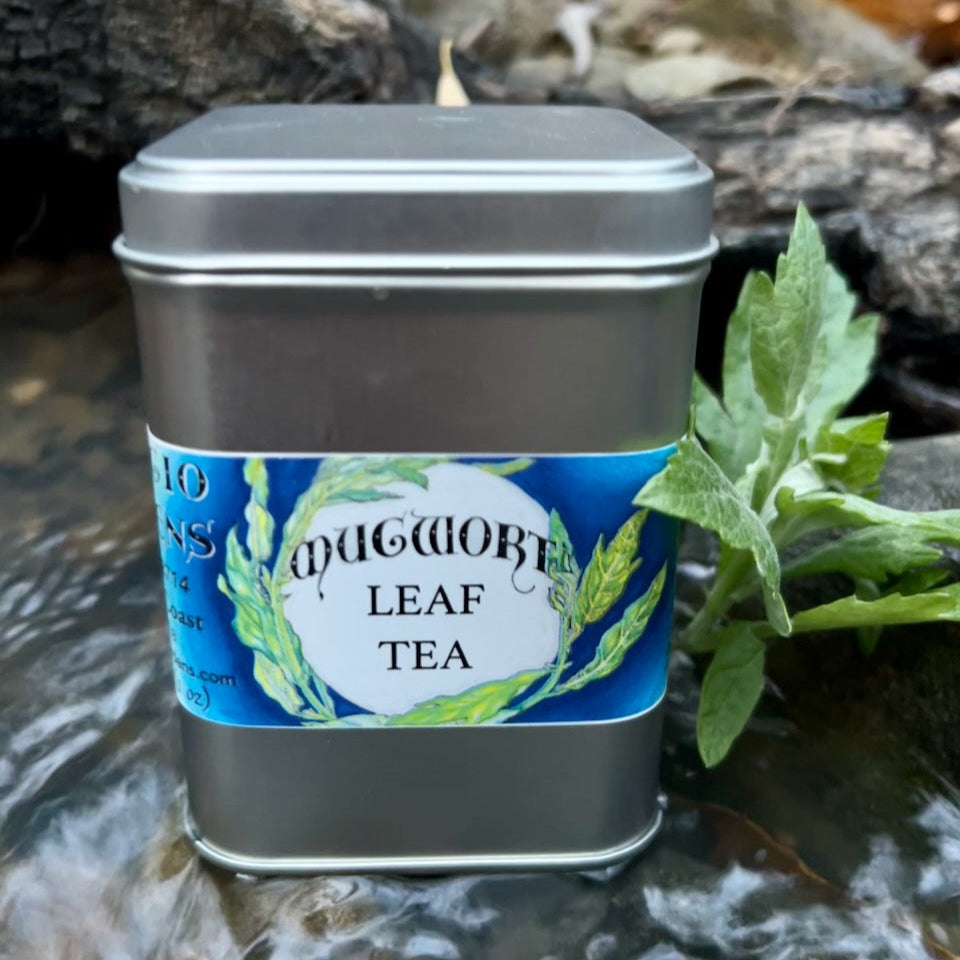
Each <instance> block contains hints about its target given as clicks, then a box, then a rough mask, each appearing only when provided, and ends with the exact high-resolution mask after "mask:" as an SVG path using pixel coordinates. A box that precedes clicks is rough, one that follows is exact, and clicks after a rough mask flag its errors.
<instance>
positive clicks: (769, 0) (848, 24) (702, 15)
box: [678, 0, 926, 83]
mask: <svg viewBox="0 0 960 960" xmlns="http://www.w3.org/2000/svg"><path fill="white" fill-rule="evenodd" d="M678 15H679V17H680V18H681V19H682V20H683V21H684V22H685V23H689V24H692V25H693V26H696V27H698V28H699V29H701V30H702V31H703V32H704V33H705V34H707V35H708V36H709V37H711V39H712V40H714V41H716V42H719V43H722V44H724V45H726V46H727V47H728V48H729V49H730V50H731V51H734V52H736V53H737V54H738V55H740V56H741V57H743V58H744V59H747V60H751V61H755V62H769V61H783V60H786V61H789V62H791V63H793V64H795V65H796V66H798V67H800V68H801V69H803V70H807V71H823V70H831V71H832V72H833V73H834V74H835V75H836V77H837V79H840V80H841V81H842V82H846V83H851V82H857V81H861V82H870V81H875V80H879V79H883V80H887V81H891V82H911V81H916V80H919V79H922V78H923V76H924V75H925V73H926V68H925V67H924V66H923V64H921V63H920V61H919V60H918V59H917V57H916V56H915V55H914V54H913V53H912V52H911V50H910V49H909V47H908V46H907V45H906V44H902V43H898V42H897V41H895V40H893V39H891V38H890V37H889V36H888V35H887V34H886V33H884V32H883V30H882V29H880V28H879V27H877V26H875V25H874V24H872V23H870V22H868V21H866V20H864V19H863V18H862V17H860V16H859V15H857V14H856V13H854V12H853V11H852V10H848V9H846V8H845V7H842V6H839V5H838V4H836V3H832V2H830V0H730V2H725V3H723V4H717V3H713V2H711V0H686V2H685V3H683V4H682V5H681V7H680V9H679V14H678Z"/></svg>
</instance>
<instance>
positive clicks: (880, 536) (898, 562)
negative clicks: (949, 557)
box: [783, 525, 941, 583]
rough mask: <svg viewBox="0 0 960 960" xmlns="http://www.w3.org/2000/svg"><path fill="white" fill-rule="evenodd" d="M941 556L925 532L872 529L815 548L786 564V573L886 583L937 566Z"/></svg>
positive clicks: (893, 527)
mask: <svg viewBox="0 0 960 960" xmlns="http://www.w3.org/2000/svg"><path fill="white" fill-rule="evenodd" d="M940 556H941V551H940V550H939V549H937V547H935V546H932V545H931V544H930V537H929V536H928V534H927V532H926V531H924V530H917V529H912V528H910V527H898V526H889V525H885V526H871V527H863V528H861V529H859V530H856V531H854V532H853V533H849V534H847V535H846V536H845V537H841V538H840V539H837V540H830V541H828V542H827V543H823V544H820V545H819V546H817V547H814V548H813V549H812V550H809V551H808V552H807V553H805V554H803V555H802V556H800V557H797V559H795V560H793V561H791V562H790V563H788V564H786V565H785V566H784V568H783V574H784V576H794V577H796V576H809V575H811V574H817V573H845V574H846V575H847V576H849V577H852V578H854V579H859V578H863V579H867V580H875V581H877V582H878V583H883V582H884V581H886V580H888V579H889V578H890V577H893V576H897V575H899V574H902V573H905V572H906V571H908V570H911V569H913V568H915V567H925V566H928V565H929V564H931V563H935V562H936V561H937V560H939V559H940Z"/></svg>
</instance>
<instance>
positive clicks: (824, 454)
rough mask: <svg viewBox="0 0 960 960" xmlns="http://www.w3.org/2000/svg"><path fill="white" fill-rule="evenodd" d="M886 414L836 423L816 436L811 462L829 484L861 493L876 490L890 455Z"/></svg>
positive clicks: (852, 418)
mask: <svg viewBox="0 0 960 960" xmlns="http://www.w3.org/2000/svg"><path fill="white" fill-rule="evenodd" d="M888 419H889V415H888V414H886V413H883V414H878V415H875V416H868V417H850V418H846V419H843V420H836V421H834V423H833V424H832V426H830V427H824V428H823V429H822V430H821V431H820V433H819V434H818V435H817V438H816V441H815V443H814V448H813V453H812V456H811V460H812V461H813V463H814V465H815V467H816V469H817V471H818V472H819V474H820V475H821V476H822V477H823V479H824V481H825V482H826V484H827V485H829V486H830V487H832V488H834V489H840V490H848V491H850V492H851V493H862V492H865V491H869V490H871V489H872V488H875V487H876V485H877V484H878V483H879V481H880V474H881V472H882V471H883V465H884V464H885V463H886V460H887V454H888V453H889V452H890V443H889V442H888V441H887V440H886V439H885V438H886V433H887V421H888Z"/></svg>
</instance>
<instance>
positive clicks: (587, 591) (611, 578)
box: [574, 510, 649, 624]
mask: <svg viewBox="0 0 960 960" xmlns="http://www.w3.org/2000/svg"><path fill="white" fill-rule="evenodd" d="M648 515H649V510H638V511H637V512H636V513H634V514H633V516H631V517H630V519H629V520H627V522H626V523H624V524H623V526H622V527H620V529H619V530H618V531H617V533H616V536H614V538H613V539H612V540H611V541H610V543H609V545H608V546H604V543H603V535H602V534H601V535H600V538H599V539H598V540H597V545H596V546H595V547H594V550H593V556H592V557H591V558H590V562H589V563H588V564H587V565H586V567H585V568H584V570H583V576H582V577H581V578H580V587H579V589H578V591H577V603H576V613H575V614H574V618H575V620H576V622H577V623H578V624H588V623H596V622H597V621H598V620H602V619H603V618H604V617H605V616H606V615H607V614H608V613H609V612H610V609H611V608H612V607H613V605H614V604H615V603H616V602H617V601H618V600H619V599H620V598H621V597H622V596H623V591H624V590H625V589H626V588H627V583H628V582H629V580H630V578H631V577H632V576H633V574H634V573H635V572H636V570H637V568H638V567H639V566H640V564H641V563H642V560H641V559H640V558H638V557H637V550H638V549H639V547H640V531H641V530H642V529H643V525H644V523H645V522H646V519H647V516H648Z"/></svg>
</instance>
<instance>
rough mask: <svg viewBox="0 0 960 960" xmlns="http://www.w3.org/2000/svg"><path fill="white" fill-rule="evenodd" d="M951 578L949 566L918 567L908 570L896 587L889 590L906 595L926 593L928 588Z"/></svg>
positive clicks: (930, 588)
mask: <svg viewBox="0 0 960 960" xmlns="http://www.w3.org/2000/svg"><path fill="white" fill-rule="evenodd" d="M950 578H951V571H950V568H949V567H918V568H917V569H915V570H907V571H906V572H905V573H904V575H903V576H902V577H901V578H900V579H899V580H898V581H897V585H896V589H895V590H890V591H888V592H889V593H902V594H903V595H904V596H910V594H912V593H925V592H926V591H927V590H932V589H933V588H934V587H939V586H940V585H941V584H942V583H944V582H945V581H947V580H949V579H950Z"/></svg>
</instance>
